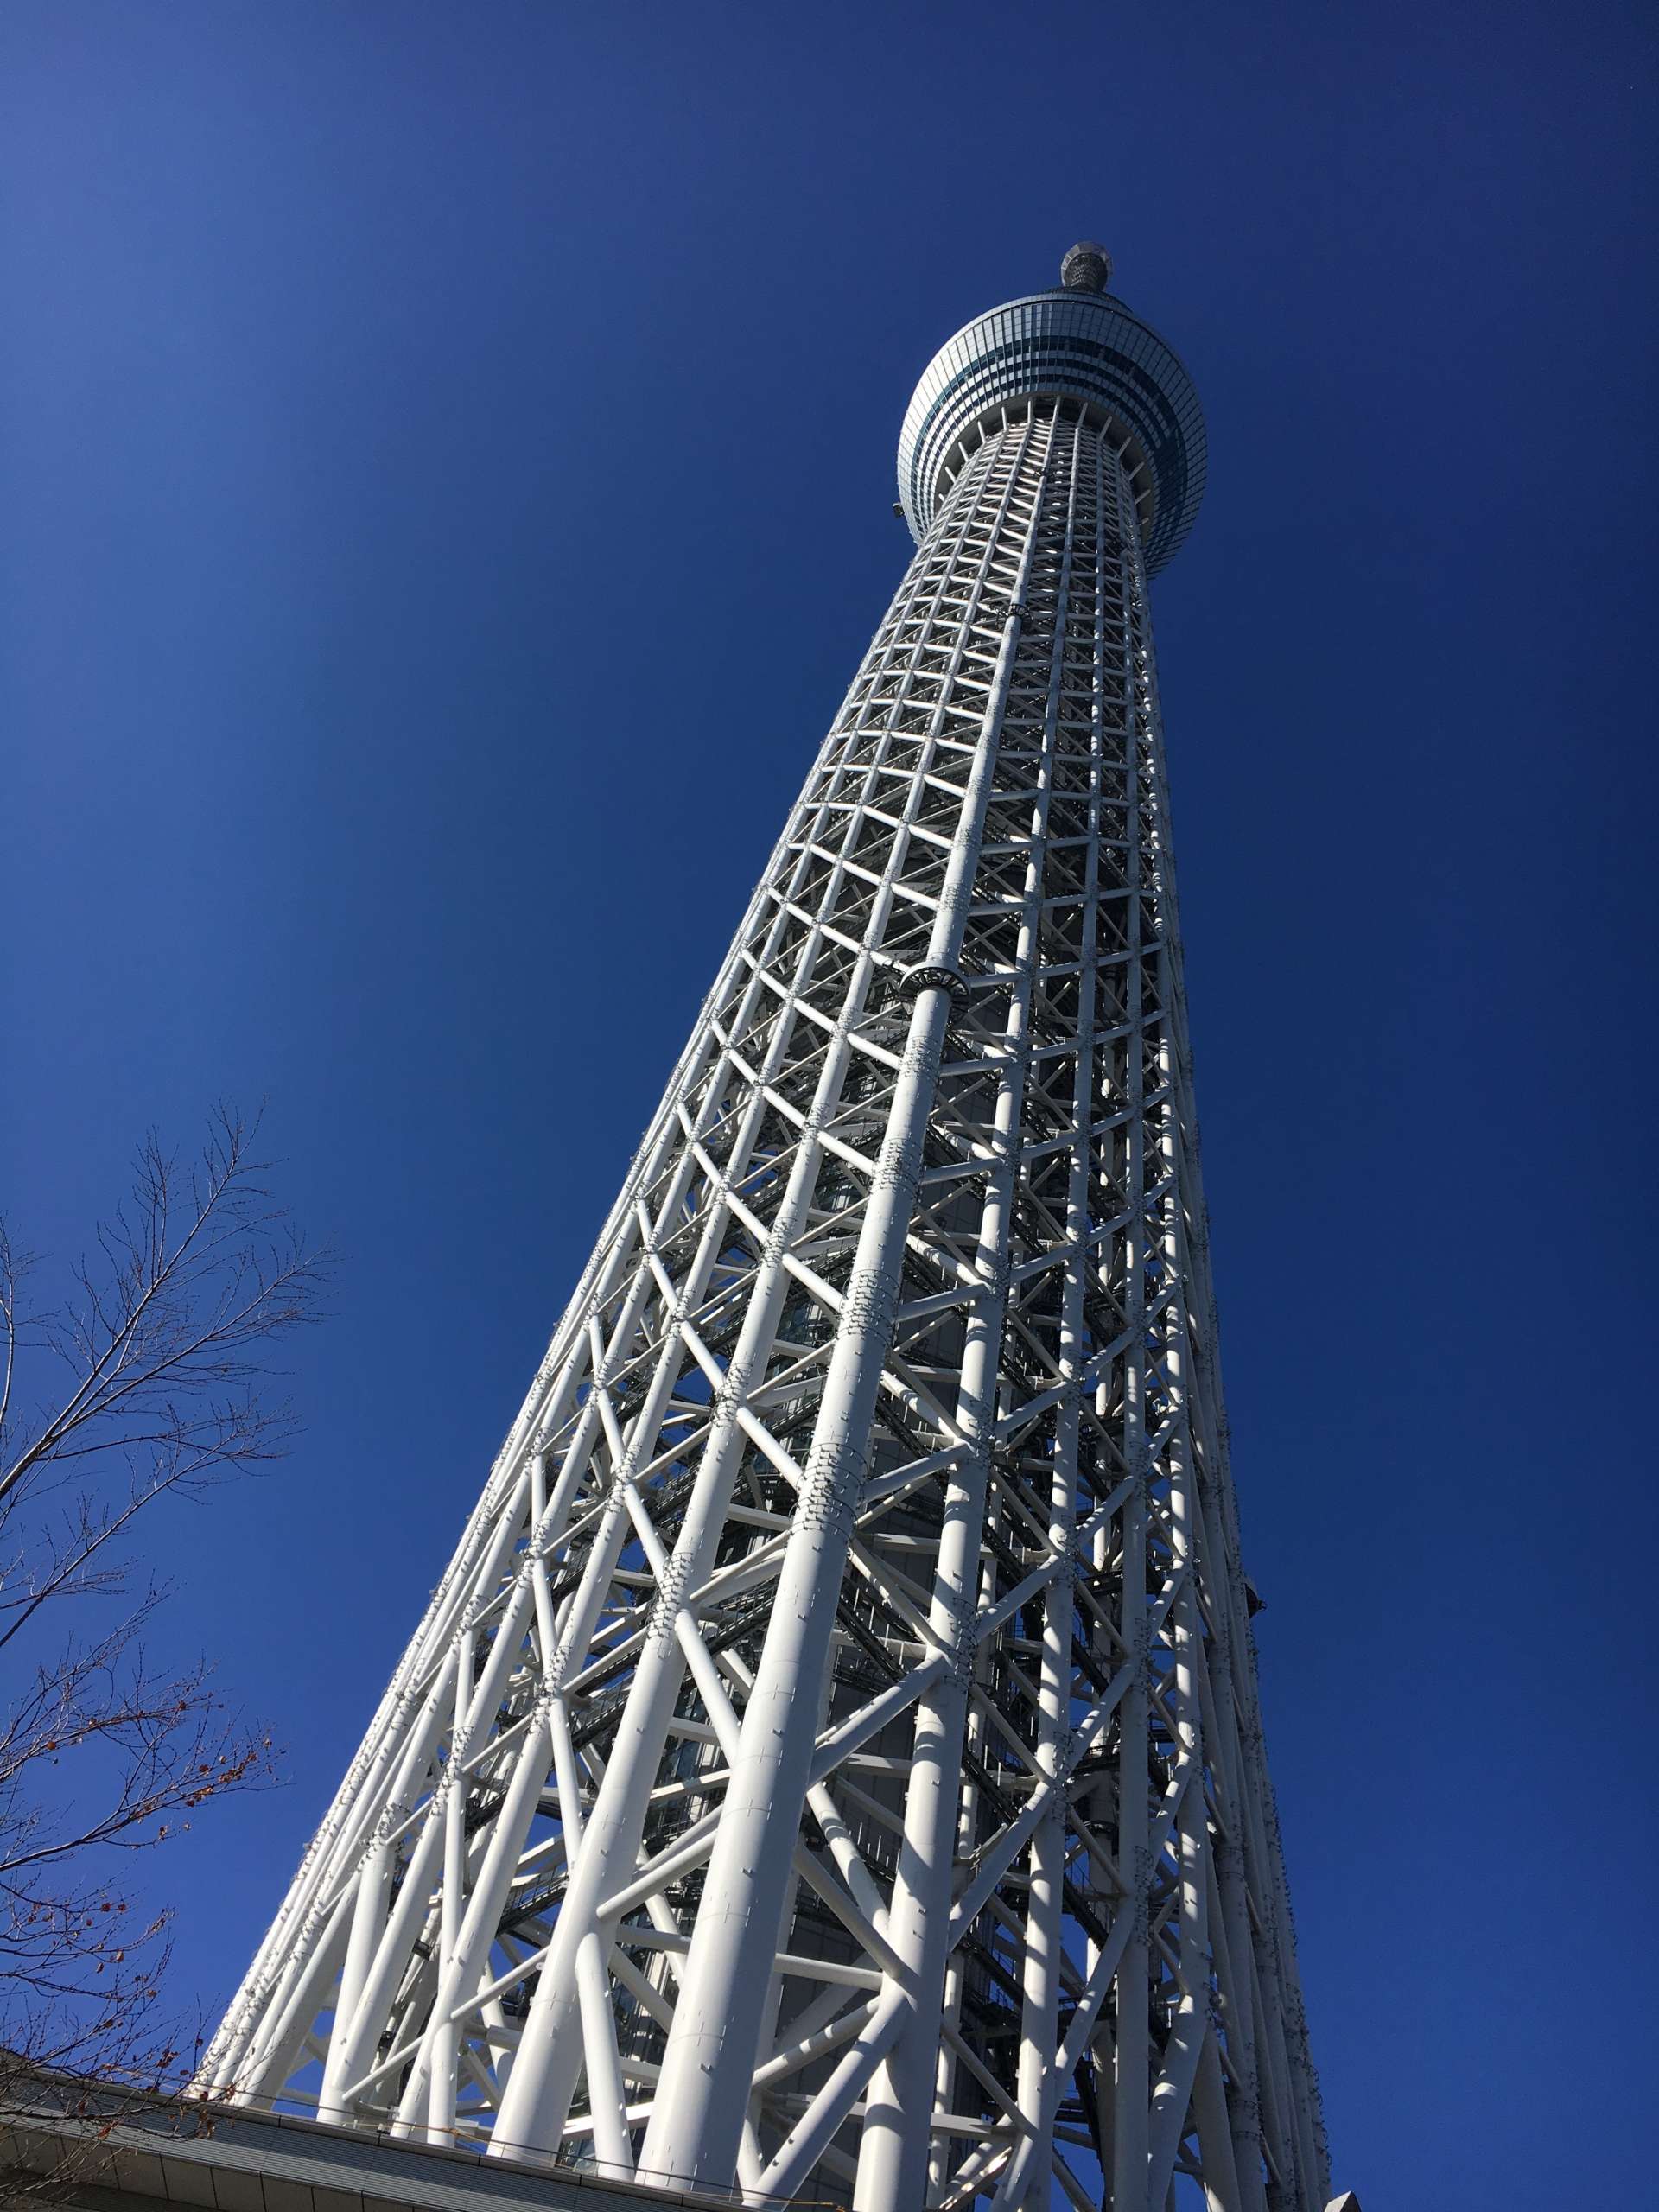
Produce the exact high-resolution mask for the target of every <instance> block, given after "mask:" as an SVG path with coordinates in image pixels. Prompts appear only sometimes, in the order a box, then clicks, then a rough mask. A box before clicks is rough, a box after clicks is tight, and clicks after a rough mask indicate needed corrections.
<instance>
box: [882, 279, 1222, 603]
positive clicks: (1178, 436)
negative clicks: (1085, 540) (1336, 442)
mask: <svg viewBox="0 0 1659 2212" xmlns="http://www.w3.org/2000/svg"><path fill="white" fill-rule="evenodd" d="M1111 281H1112V263H1111V257H1110V255H1109V254H1108V253H1107V251H1106V250H1105V248H1104V247H1103V246H1099V245H1093V244H1091V243H1090V242H1088V241H1086V240H1085V241H1084V242H1083V243H1081V244H1079V245H1074V246H1073V247H1072V248H1071V251H1070V252H1069V253H1068V254H1067V255H1066V257H1065V260H1064V261H1063V262H1062V263H1061V264H1060V281H1059V283H1058V285H1057V286H1056V287H1055V288H1054V289H1053V290H1052V291H1050V292H1033V294H1032V295H1031V296H1030V298H1028V299H1023V300H1011V301H1010V302H1008V304H1007V306H1006V307H1001V308H992V309H991V311H990V313H989V314H988V315H979V316H977V317H976V319H975V321H972V322H970V323H969V324H968V325H967V327H965V328H964V329H962V330H959V331H958V332H957V334H956V336H955V337H954V338H953V339H951V340H950V341H949V343H948V344H946V345H944V346H941V347H940V348H939V350H938V353H936V354H935V355H934V356H933V359H931V361H930V362H929V363H928V365H927V367H926V369H925V371H924V372H923V374H922V380H921V382H920V383H919V384H918V385H917V387H916V395H915V397H914V398H913V399H912V401H911V403H910V408H909V411H908V412H907V413H906V416H905V426H904V429H902V430H901V431H900V432H899V504H900V506H901V507H902V509H903V511H904V517H905V519H906V522H907V523H908V524H910V527H911V531H912V534H913V535H914V536H915V537H918V538H919V537H921V536H922V534H923V532H924V531H925V530H926V529H927V527H928V524H930V523H931V521H932V519H933V518H934V516H935V514H936V513H937V512H938V507H939V503H940V501H941V500H942V499H944V495H945V493H947V492H949V490H950V486H951V485H952V484H954V483H955V481H956V480H957V474H958V473H959V472H960V470H961V468H962V466H963V462H964V461H966V460H967V458H968V456H969V454H971V453H972V452H973V451H974V450H975V448H976V447H977V446H978V445H979V444H980V443H981V442H982V440H983V439H984V437H985V435H986V433H987V431H988V429H990V427H991V426H992V425H993V424H995V423H1001V422H1002V421H1003V420H1004V418H1005V417H1007V418H1008V419H1015V420H1017V419H1018V418H1019V416H1020V415H1022V414H1023V413H1024V411H1025V410H1026V409H1027V407H1028V406H1029V404H1030V403H1031V402H1032V401H1033V399H1055V398H1063V399H1075V400H1076V401H1077V404H1078V405H1079V407H1080V408H1081V409H1082V410H1084V414H1085V416H1087V417H1088V418H1089V419H1090V420H1091V421H1095V422H1098V423H1104V424H1106V425H1107V427H1108V428H1109V430H1110V431H1111V433H1112V435H1113V436H1114V437H1115V438H1116V439H1117V440H1118V441H1119V442H1120V443H1121V444H1122V448H1123V465H1124V467H1125V468H1126V469H1127V470H1128V474H1129V480H1130V483H1131V484H1132V486H1134V490H1135V505H1136V507H1137V509H1138V510H1139V512H1140V516H1141V550H1142V552H1143V555H1144V557H1145V560H1146V565H1147V573H1148V574H1149V575H1156V574H1157V572H1158V570H1159V569H1161V568H1163V567H1165V566H1166V563H1168V561H1169V558H1170V556H1171V555H1172V554H1173V552H1174V550H1175V549H1176V547H1177V546H1178V545H1179V544H1180V543H1182V541H1183V540H1184V539H1185V536H1186V533H1187V532H1188V531H1189V530H1191V529H1192V522H1193V518H1194V517H1195V516H1196V515H1197V513H1198V502H1199V500H1200V499H1202V498H1203V497H1204V473H1205V439H1204V416H1203V415H1202V414H1201V412H1200V411H1199V408H1198V393H1197V392H1196V391H1194V390H1193V388H1192V378H1191V377H1189V376H1188V374H1187V373H1186V371H1185V369H1184V368H1183V367H1182V366H1181V364H1180V362H1179V360H1178V359H1176V357H1175V355H1174V354H1173V353H1171V351H1170V349H1169V347H1168V346H1166V345H1165V343H1164V341H1163V340H1162V339H1161V338H1160V337H1159V335H1158V334H1157V332H1156V331H1155V330H1153V329H1151V328H1150V327H1148V326H1147V324H1146V323H1144V322H1142V321H1141V318H1140V317H1139V315H1131V314H1130V312H1129V310H1128V308H1126V307H1125V306H1124V304H1123V302H1122V300H1118V299H1114V298H1113V297H1112V296H1110V295H1109V292H1108V291H1107V289H1106V288H1107V286H1108V285H1109V283H1111Z"/></svg>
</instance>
